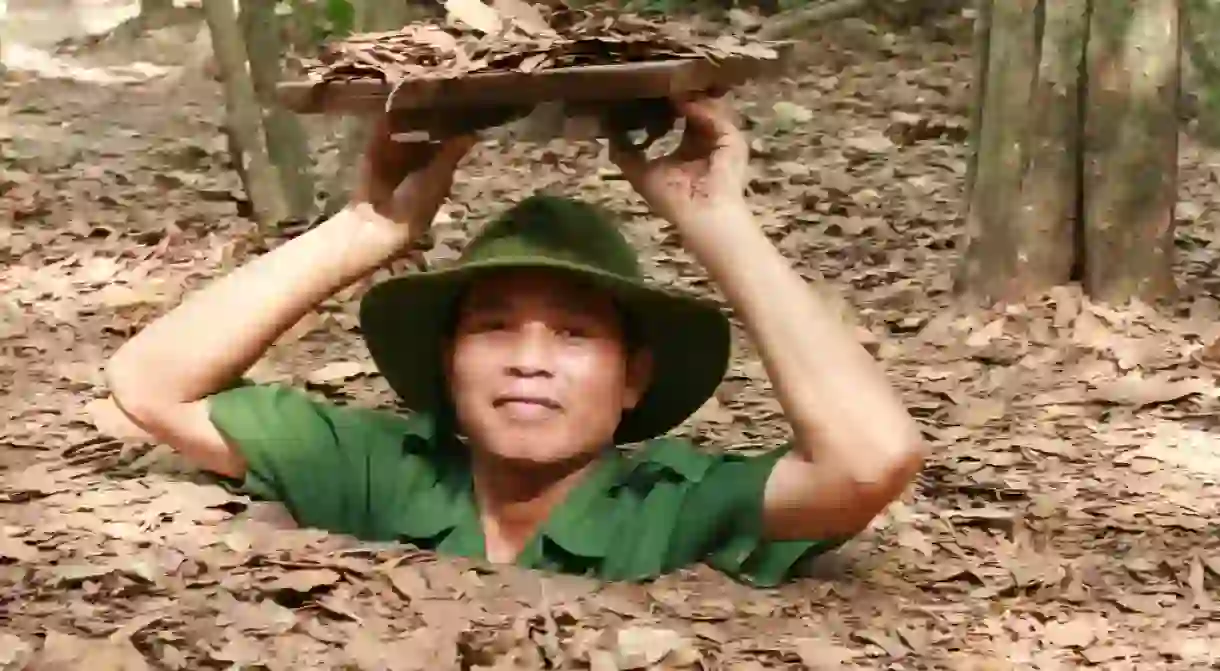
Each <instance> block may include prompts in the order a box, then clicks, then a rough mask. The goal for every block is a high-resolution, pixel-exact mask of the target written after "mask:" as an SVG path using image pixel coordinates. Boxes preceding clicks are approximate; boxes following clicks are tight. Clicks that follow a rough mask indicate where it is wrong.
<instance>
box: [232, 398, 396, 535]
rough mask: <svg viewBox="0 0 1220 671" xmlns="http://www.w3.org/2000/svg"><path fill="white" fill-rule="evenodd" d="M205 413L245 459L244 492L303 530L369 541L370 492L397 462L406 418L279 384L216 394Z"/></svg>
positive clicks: (370, 521)
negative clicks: (283, 512)
mask: <svg viewBox="0 0 1220 671" xmlns="http://www.w3.org/2000/svg"><path fill="white" fill-rule="evenodd" d="M208 413H209V417H210V419H211V421H212V423H213V425H215V426H216V428H217V429H218V430H219V431H220V432H221V433H222V434H223V435H224V436H225V437H226V438H227V439H228V440H229V441H231V442H232V443H233V444H235V445H236V446H237V448H238V449H239V450H240V451H241V454H242V456H243V457H244V458H245V460H246V464H247V470H246V476H245V479H244V481H243V482H242V489H243V490H244V491H245V492H246V493H248V494H250V495H251V496H254V497H256V498H260V499H266V500H272V501H279V502H281V503H283V504H284V505H285V507H287V509H288V511H289V512H290V513H291V514H292V516H293V518H294V519H295V520H296V521H297V523H298V524H300V525H302V526H308V527H315V528H320V529H326V530H328V531H333V532H337V533H343V534H350V535H354V536H357V537H367V536H368V535H369V533H370V528H371V526H372V524H373V521H372V520H371V519H370V516H371V513H370V505H369V504H370V499H371V498H372V495H373V490H374V489H376V488H377V486H378V485H377V482H378V481H379V480H380V479H384V478H385V476H387V475H391V474H392V473H393V471H394V470H395V469H396V468H397V467H398V466H399V465H400V464H401V461H402V459H401V449H400V448H401V444H402V439H403V436H404V435H405V434H406V431H407V424H406V422H407V420H406V419H405V418H402V417H399V416H397V415H395V414H393V413H388V412H378V411H373V410H366V409H356V408H346V407H342V406H337V405H333V404H329V403H325V402H322V401H317V400H314V399H313V398H311V397H310V396H309V395H308V394H306V393H305V392H303V391H300V390H297V389H293V388H290V387H284V386H279V385H248V386H240V387H236V388H233V389H229V390H226V391H223V392H220V393H217V394H215V395H213V396H211V397H210V398H209V401H208Z"/></svg>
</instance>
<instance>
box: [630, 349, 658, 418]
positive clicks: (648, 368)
mask: <svg viewBox="0 0 1220 671" xmlns="http://www.w3.org/2000/svg"><path fill="white" fill-rule="evenodd" d="M652 369H653V362H652V350H650V349H648V348H645V347H641V348H639V349H637V350H635V351H634V352H632V353H631V354H630V355H628V358H627V385H626V387H627V388H626V389H625V390H624V391H625V393H624V394H623V409H624V410H631V409H633V408H635V406H636V405H638V404H639V402H640V399H642V398H644V393H645V392H647V391H648V387H649V386H650V385H651V384H652Z"/></svg>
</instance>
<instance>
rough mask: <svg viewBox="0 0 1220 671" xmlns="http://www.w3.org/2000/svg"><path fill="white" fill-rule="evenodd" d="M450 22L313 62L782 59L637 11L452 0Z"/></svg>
mask: <svg viewBox="0 0 1220 671" xmlns="http://www.w3.org/2000/svg"><path fill="white" fill-rule="evenodd" d="M445 8H446V12H447V23H448V25H444V26H442V25H437V24H433V23H425V22H417V23H411V24H408V25H407V26H404V27H403V28H402V29H401V30H396V31H392V32H381V33H366V34H359V35H354V36H351V37H349V38H346V39H344V40H341V41H337V42H334V43H331V44H328V45H326V46H325V47H324V49H323V51H322V53H321V54H320V56H319V57H318V59H316V61H315V62H311V63H309V64H308V65H307V67H306V72H307V74H308V75H309V77H310V79H312V80H314V81H318V82H331V81H342V80H352V79H375V80H383V81H386V82H389V83H392V84H396V83H398V82H401V81H403V80H410V79H445V78H455V77H461V76H463V75H467V74H476V73H484V72H523V73H532V72H541V71H543V70H548V69H553V68H561V67H573V66H582V65H608V64H618V63H629V62H639V61H653V60H665V59H683V58H687V59H689V58H705V59H710V60H723V59H725V58H730V57H748V58H756V59H768V60H769V59H775V58H778V57H779V52H778V51H776V49H775V48H774V44H772V43H767V42H760V41H758V40H753V39H748V38H745V37H742V36H739V35H736V34H733V33H724V34H720V35H717V36H715V37H709V36H702V35H699V34H697V33H696V32H695V31H692V30H691V28H690V26H689V24H686V23H678V22H672V21H657V20H649V19H645V18H643V17H640V16H638V15H635V14H630V13H621V12H614V13H607V12H605V11H602V12H593V11H589V10H585V9H575V8H571V7H567V6H560V7H557V8H551V7H546V6H540V5H532V4H529V3H526V2H524V1H523V0H496V1H495V4H494V6H491V5H486V4H483V3H482V2H481V1H480V0H447V1H446V2H445Z"/></svg>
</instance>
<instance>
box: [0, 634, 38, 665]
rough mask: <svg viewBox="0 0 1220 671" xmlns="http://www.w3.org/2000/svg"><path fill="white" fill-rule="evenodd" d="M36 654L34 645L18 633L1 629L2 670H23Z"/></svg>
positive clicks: (0, 659)
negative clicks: (10, 632)
mask: <svg viewBox="0 0 1220 671" xmlns="http://www.w3.org/2000/svg"><path fill="white" fill-rule="evenodd" d="M33 656H34V646H32V645H30V644H29V643H26V642H25V641H24V640H22V639H21V638H19V637H18V636H17V635H16V634H9V633H7V632H2V631H0V671H22V670H23V669H25V668H28V665H29V663H30V659H31V658H32V657H33Z"/></svg>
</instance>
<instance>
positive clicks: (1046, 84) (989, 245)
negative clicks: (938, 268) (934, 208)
mask: <svg viewBox="0 0 1220 671" xmlns="http://www.w3.org/2000/svg"><path fill="white" fill-rule="evenodd" d="M1133 6H1134V9H1132V7H1133ZM977 20H978V21H980V22H981V23H980V25H977V26H976V31H975V41H976V58H977V59H978V60H977V67H976V75H975V76H976V81H975V84H976V87H977V88H976V102H975V108H974V110H972V126H973V127H972V134H971V156H970V161H969V163H968V165H967V176H966V179H967V183H966V187H967V188H966V198H967V212H966V252H965V258H964V260H963V262H962V265H961V266H960V267H959V268H958V273H957V277H956V283H957V289H958V291H959V292H960V293H962V294H965V295H967V296H968V297H970V298H977V299H982V300H984V301H987V302H995V301H1020V300H1023V299H1026V298H1028V297H1030V296H1033V295H1037V294H1039V293H1042V292H1043V291H1045V290H1046V289H1048V288H1050V287H1051V286H1054V285H1058V284H1065V283H1067V282H1070V281H1073V280H1081V281H1082V282H1083V284H1084V288H1085V290H1086V291H1087V292H1088V293H1089V295H1090V296H1093V297H1094V298H1097V299H1099V300H1102V301H1110V302H1123V301H1126V300H1127V299H1129V298H1132V297H1140V298H1143V299H1145V300H1153V299H1156V298H1161V297H1168V296H1170V295H1172V293H1173V288H1174V285H1173V279H1172V263H1171V262H1172V258H1171V254H1172V249H1173V207H1174V200H1175V195H1176V194H1175V184H1176V165H1177V123H1178V118H1177V109H1176V105H1177V100H1178V89H1179V85H1178V79H1179V65H1180V58H1179V57H1178V50H1179V43H1180V42H1179V37H1178V33H1179V21H1178V10H1177V6H1176V4H1175V2H1174V0H1137V1H1136V2H1135V3H1134V5H1133V4H1132V3H1131V2H1127V1H1126V0H980V2H979V12H978V18H977Z"/></svg>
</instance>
